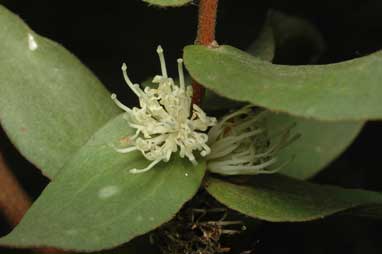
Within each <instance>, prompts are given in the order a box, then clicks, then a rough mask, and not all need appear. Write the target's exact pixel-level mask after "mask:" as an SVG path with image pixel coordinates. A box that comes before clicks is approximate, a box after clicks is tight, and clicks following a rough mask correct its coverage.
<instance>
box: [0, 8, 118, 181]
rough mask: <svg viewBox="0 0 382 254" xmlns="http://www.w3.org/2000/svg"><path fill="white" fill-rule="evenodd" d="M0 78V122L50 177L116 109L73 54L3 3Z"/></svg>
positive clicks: (22, 151)
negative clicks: (35, 30)
mask: <svg viewBox="0 0 382 254" xmlns="http://www.w3.org/2000/svg"><path fill="white" fill-rule="evenodd" d="M0 82H1V83H0V122H1V125H2V126H3V128H4V129H5V131H6V133H7V134H8V135H9V137H10V139H11V141H12V142H13V143H14V144H15V145H16V147H17V148H18V149H19V150H20V151H21V153H22V154H23V155H24V156H25V157H26V158H27V159H28V160H30V161H31V162H33V163H34V164H36V166H37V167H39V168H40V169H42V170H43V173H44V174H46V175H47V176H49V177H53V176H54V175H55V174H56V173H57V172H58V171H59V170H60V168H62V166H63V165H64V163H65V162H66V161H67V160H68V159H69V158H70V157H71V156H72V155H73V153H74V152H75V151H76V150H77V149H79V148H80V147H81V146H82V145H83V144H84V143H86V141H87V140H88V139H89V138H90V136H91V135H92V134H93V133H94V132H95V131H96V130H97V129H98V128H100V127H101V126H102V125H104V124H105V123H106V122H107V121H108V120H109V119H111V118H113V117H114V116H115V115H116V114H117V113H118V112H120V111H119V110H118V109H117V107H116V106H115V105H114V104H113V102H112V101H111V99H110V96H109V93H108V92H107V91H106V89H105V88H104V87H103V86H102V84H101V83H100V82H99V80H98V79H97V78H96V77H95V76H94V75H93V74H92V73H91V72H90V71H89V70H88V69H87V68H86V67H85V66H84V65H83V64H82V63H81V62H80V61H78V59H77V58H76V57H74V56H73V55H72V54H70V53H69V52H68V51H67V50H65V49H64V48H63V47H61V46H60V45H58V44H56V43H54V42H52V41H50V40H48V39H46V38H43V37H41V36H39V35H37V34H35V33H34V32H33V31H32V30H30V28H28V27H27V25H25V24H24V23H23V22H22V21H21V20H20V19H19V18H18V17H17V16H16V15H14V14H12V13H11V12H9V11H8V10H6V9H5V8H4V7H1V6H0Z"/></svg>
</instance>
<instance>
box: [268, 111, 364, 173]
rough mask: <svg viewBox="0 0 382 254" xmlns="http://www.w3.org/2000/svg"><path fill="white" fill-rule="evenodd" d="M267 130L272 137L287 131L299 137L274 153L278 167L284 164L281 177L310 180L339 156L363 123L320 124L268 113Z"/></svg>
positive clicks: (276, 137)
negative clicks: (278, 163) (283, 175)
mask: <svg viewBox="0 0 382 254" xmlns="http://www.w3.org/2000/svg"><path fill="white" fill-rule="evenodd" d="M266 124H267V130H269V132H270V135H271V136H275V138H274V139H275V141H274V142H275V143H277V141H276V140H277V139H278V138H279V137H280V135H278V136H276V135H277V134H280V133H282V132H285V131H286V129H288V128H290V132H291V135H296V134H298V135H300V138H298V139H297V140H295V141H293V142H292V143H291V144H289V145H287V146H286V147H284V148H283V149H281V150H280V151H279V152H278V153H277V157H278V159H279V161H280V162H281V163H283V162H284V163H285V162H288V163H287V164H286V165H285V166H284V167H283V168H282V169H281V171H280V173H281V174H285V175H288V176H292V177H295V178H299V179H306V178H309V177H312V176H314V175H315V174H316V173H318V172H319V171H320V170H322V169H324V168H325V166H327V165H328V164H329V163H330V162H331V161H333V160H334V159H335V158H336V157H337V156H338V155H339V154H341V153H342V152H343V151H344V150H345V149H346V148H347V147H348V146H349V145H350V144H351V142H352V141H353V140H354V139H355V138H356V137H357V135H358V133H359V132H360V130H361V129H362V126H363V122H320V121H315V120H310V119H303V118H298V117H293V116H290V115H287V114H277V113H272V114H269V116H268V117H267V121H266Z"/></svg>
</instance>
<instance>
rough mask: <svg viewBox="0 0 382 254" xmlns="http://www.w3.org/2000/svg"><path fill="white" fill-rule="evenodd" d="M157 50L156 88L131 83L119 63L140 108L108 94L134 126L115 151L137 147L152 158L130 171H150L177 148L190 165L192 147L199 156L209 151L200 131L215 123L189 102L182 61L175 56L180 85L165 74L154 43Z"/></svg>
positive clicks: (136, 148)
mask: <svg viewBox="0 0 382 254" xmlns="http://www.w3.org/2000/svg"><path fill="white" fill-rule="evenodd" d="M157 53H158V55H159V60H160V64H161V70H162V75H157V76H155V77H154V79H153V83H157V84H158V87H157V88H156V89H154V88H150V87H146V88H145V89H144V90H142V89H141V88H140V87H139V84H133V83H132V82H131V81H130V79H129V77H128V76H127V73H126V65H125V64H123V65H122V71H123V76H124V78H125V81H126V83H127V85H128V86H129V87H130V88H131V90H133V92H134V93H135V94H136V95H137V96H138V98H139V104H140V108H137V107H134V108H132V109H130V108H129V107H127V106H125V105H123V104H122V103H121V102H120V101H118V99H117V96H116V95H115V94H112V96H111V98H112V99H113V100H114V102H115V103H116V104H117V105H118V106H119V107H120V108H121V109H123V110H124V111H126V112H127V114H128V123H129V125H130V126H131V127H132V128H135V129H136V133H135V135H134V136H133V137H130V138H129V139H130V140H132V144H131V146H129V147H127V148H116V150H117V151H118V152H121V153H129V152H132V151H135V150H139V151H140V152H141V153H142V154H143V156H144V157H146V158H147V159H148V160H150V161H152V162H151V163H150V164H149V165H148V166H147V167H146V168H144V169H131V170H130V172H132V173H141V172H145V171H148V170H150V169H151V168H153V167H154V166H155V165H156V164H157V163H159V162H160V161H165V162H167V161H169V160H170V158H171V154H172V153H174V152H177V151H178V149H179V155H180V157H182V158H183V157H187V158H188V159H189V160H190V161H191V162H192V163H193V164H196V163H197V162H196V159H195V156H194V154H193V152H194V150H198V151H200V154H201V155H202V156H206V155H208V154H209V153H210V151H211V150H210V148H209V147H208V145H207V140H208V135H207V134H206V133H203V132H204V131H206V130H207V129H208V127H210V126H213V125H214V124H215V123H216V119H215V118H214V117H208V116H207V115H206V114H205V113H204V112H203V110H202V109H201V108H199V107H198V106H197V105H195V104H193V105H192V101H191V99H192V88H191V87H190V86H187V87H186V85H185V82H184V75H183V65H182V63H183V60H182V59H178V72H179V83H180V86H176V85H175V83H174V81H173V79H172V78H170V77H168V76H167V69H166V63H165V59H164V55H163V49H162V48H161V47H160V46H158V48H157Z"/></svg>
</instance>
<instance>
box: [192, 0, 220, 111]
mask: <svg viewBox="0 0 382 254" xmlns="http://www.w3.org/2000/svg"><path fill="white" fill-rule="evenodd" d="M218 2H219V0H200V3H199V20H198V32H197V36H196V41H195V43H196V44H199V45H204V46H209V45H211V44H213V43H214V42H215V26H216V13H217V8H218ZM192 88H193V91H194V94H193V97H192V102H193V103H194V104H197V105H198V104H200V102H201V101H202V98H203V96H204V87H203V86H201V85H200V84H198V83H197V82H196V81H195V80H193V82H192Z"/></svg>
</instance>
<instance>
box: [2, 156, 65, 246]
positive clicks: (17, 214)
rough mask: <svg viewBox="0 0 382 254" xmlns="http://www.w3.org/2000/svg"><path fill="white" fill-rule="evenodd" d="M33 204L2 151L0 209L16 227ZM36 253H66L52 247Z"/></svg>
mask: <svg viewBox="0 0 382 254" xmlns="http://www.w3.org/2000/svg"><path fill="white" fill-rule="evenodd" d="M30 206H31V200H30V199H29V196H28V195H27V194H26V193H25V191H24V190H23V188H22V187H21V186H20V184H19V183H18V181H17V179H16V177H15V176H14V175H13V174H12V171H11V170H10V168H9V167H8V165H7V164H6V162H5V160H4V158H3V155H2V154H1V151H0V211H1V212H2V214H3V215H4V216H5V218H6V220H7V221H8V222H9V224H10V225H11V226H13V227H15V226H16V225H17V224H19V222H20V221H21V219H22V217H23V216H24V214H25V213H26V212H27V210H28V209H29V208H30ZM34 252H36V253H64V252H62V251H60V250H56V249H51V248H39V249H35V250H34Z"/></svg>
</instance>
